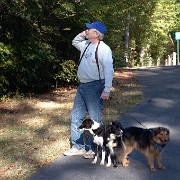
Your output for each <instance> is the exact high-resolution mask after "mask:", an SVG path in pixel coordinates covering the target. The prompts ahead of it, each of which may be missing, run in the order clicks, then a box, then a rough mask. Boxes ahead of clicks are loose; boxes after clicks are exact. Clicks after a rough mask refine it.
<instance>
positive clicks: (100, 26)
mask: <svg viewBox="0 0 180 180" xmlns="http://www.w3.org/2000/svg"><path fill="white" fill-rule="evenodd" d="M86 27H87V28H89V29H97V30H98V31H99V32H100V33H102V34H105V33H106V26H105V25H104V24H102V23H101V22H99V21H95V22H93V23H86Z"/></svg>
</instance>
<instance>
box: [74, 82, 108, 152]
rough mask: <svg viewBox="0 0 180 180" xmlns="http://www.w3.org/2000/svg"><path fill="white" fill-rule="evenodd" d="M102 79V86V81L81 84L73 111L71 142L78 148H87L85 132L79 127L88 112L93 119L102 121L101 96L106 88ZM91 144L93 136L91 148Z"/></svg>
mask: <svg viewBox="0 0 180 180" xmlns="http://www.w3.org/2000/svg"><path fill="white" fill-rule="evenodd" d="M101 81H102V86H100V81H92V82H89V83H80V84H79V87H78V90H77V93H76V97H75V100H74V106H73V109H72V112H71V144H72V147H74V148H76V149H85V143H84V136H83V132H82V131H79V130H77V128H78V127H79V126H80V125H81V123H82V121H83V120H84V118H85V117H86V115H87V113H88V114H89V116H90V118H91V119H93V120H95V121H97V122H99V123H102V109H103V100H102V99H101V98H100V96H101V93H102V90H103V89H104V80H101ZM91 144H92V138H91V140H90V141H89V144H88V146H89V149H91ZM86 145H87V144H86Z"/></svg>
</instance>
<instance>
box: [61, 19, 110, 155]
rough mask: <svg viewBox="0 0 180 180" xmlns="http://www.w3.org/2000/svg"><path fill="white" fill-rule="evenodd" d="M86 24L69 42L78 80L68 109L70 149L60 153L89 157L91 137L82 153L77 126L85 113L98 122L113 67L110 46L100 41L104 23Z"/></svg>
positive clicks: (108, 92) (108, 93)
mask: <svg viewBox="0 0 180 180" xmlns="http://www.w3.org/2000/svg"><path fill="white" fill-rule="evenodd" d="M86 27H87V30H85V31H83V32H81V33H79V34H78V35H77V36H76V37H75V38H74V39H73V41H72V45H74V46H75V47H76V48H77V49H78V50H79V51H80V52H81V53H80V60H79V66H78V72H77V76H78V78H79V81H80V83H79V86H78V90H77V93H76V97H75V100H74V106H73V109H72V112H71V145H72V148H71V149H70V150H68V151H66V152H64V155H66V156H74V155H84V157H85V158H93V154H94V152H93V148H92V146H91V144H92V139H91V140H90V142H89V145H88V147H89V148H88V149H87V150H88V151H87V152H86V150H85V143H84V138H83V132H80V131H78V130H77V127H79V126H80V125H81V123H82V121H83V120H84V118H85V117H86V115H87V114H88V115H89V116H90V118H91V119H93V120H95V121H96V122H99V123H102V110H103V100H107V99H108V98H109V95H110V90H111V87H112V80H113V76H114V69H113V59H112V52H111V49H110V47H109V46H108V45H107V44H105V43H104V42H103V41H102V39H103V37H104V34H105V33H106V26H105V25H104V24H102V23H101V22H98V21H95V22H93V23H86ZM86 145H87V144H86Z"/></svg>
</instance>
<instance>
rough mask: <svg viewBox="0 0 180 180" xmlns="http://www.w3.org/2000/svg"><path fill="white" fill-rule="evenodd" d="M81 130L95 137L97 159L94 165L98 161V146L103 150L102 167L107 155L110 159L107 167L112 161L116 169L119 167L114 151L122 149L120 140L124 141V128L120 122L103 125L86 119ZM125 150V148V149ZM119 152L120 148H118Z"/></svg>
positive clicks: (80, 127) (95, 158)
mask: <svg viewBox="0 0 180 180" xmlns="http://www.w3.org/2000/svg"><path fill="white" fill-rule="evenodd" d="M78 129H79V130H88V131H89V132H90V133H91V134H92V135H93V138H94V139H93V142H94V150H95V157H94V160H93V162H92V163H93V164H95V163H97V159H98V146H101V149H102V158H101V162H100V165H104V164H105V155H107V157H108V162H107V164H106V167H109V166H111V159H112V160H113V161H114V167H117V162H116V157H115V154H114V149H115V148H116V149H117V148H118V147H120V146H119V145H120V144H121V143H120V139H122V138H121V137H122V133H123V131H122V129H123V128H122V126H121V124H120V123H119V122H115V121H111V122H110V123H109V124H106V125H101V124H100V123H97V122H96V121H94V120H92V119H85V120H84V121H83V122H82V124H81V126H79V127H78ZM122 147H123V146H121V147H120V148H122ZM123 148H124V147H123ZM118 152H120V151H119V148H118Z"/></svg>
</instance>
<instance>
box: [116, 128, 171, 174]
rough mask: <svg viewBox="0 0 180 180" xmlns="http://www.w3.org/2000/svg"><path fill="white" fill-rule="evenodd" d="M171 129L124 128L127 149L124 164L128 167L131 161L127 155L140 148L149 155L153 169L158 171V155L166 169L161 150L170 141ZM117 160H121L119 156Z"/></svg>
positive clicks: (159, 161) (159, 164)
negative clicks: (156, 165)
mask: <svg viewBox="0 0 180 180" xmlns="http://www.w3.org/2000/svg"><path fill="white" fill-rule="evenodd" d="M169 134H170V131H169V129H167V128H164V127H157V128H152V129H143V128H139V127H128V128H125V129H124V130H123V141H124V144H125V146H126V151H125V153H124V155H123V157H122V165H123V166H124V167H127V166H128V165H129V161H128V160H127V156H128V155H129V154H130V153H131V152H132V151H133V150H134V149H138V150H139V151H140V152H142V153H144V154H145V156H146V157H147V160H148V163H149V166H150V169H151V171H156V169H155V167H154V158H155V157H156V159H157V163H158V166H159V168H160V169H165V167H164V166H163V165H162V162H161V155H160V153H161V151H162V150H163V148H164V147H165V145H166V144H167V143H168V141H169ZM117 160H120V159H119V158H118V157H117Z"/></svg>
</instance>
